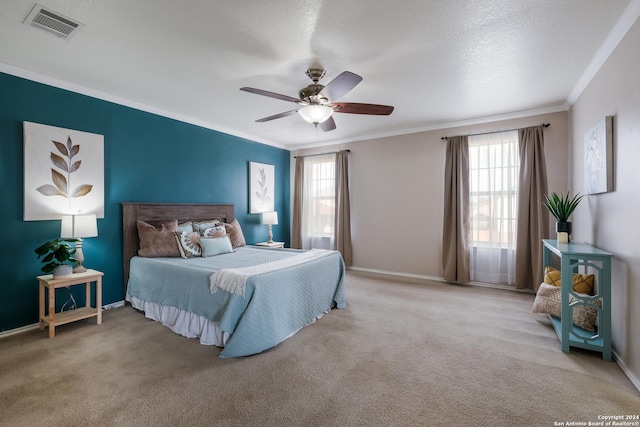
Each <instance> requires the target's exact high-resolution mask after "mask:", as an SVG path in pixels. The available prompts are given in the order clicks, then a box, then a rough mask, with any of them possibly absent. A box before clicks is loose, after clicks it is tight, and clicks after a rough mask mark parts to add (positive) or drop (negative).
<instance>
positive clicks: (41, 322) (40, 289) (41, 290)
mask: <svg viewBox="0 0 640 427" xmlns="http://www.w3.org/2000/svg"><path fill="white" fill-rule="evenodd" d="M38 294H39V297H40V298H39V299H40V303H39V309H38V329H40V330H41V331H42V330H44V283H42V281H41V280H38Z"/></svg>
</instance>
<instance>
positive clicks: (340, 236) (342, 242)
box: [334, 151, 352, 266]
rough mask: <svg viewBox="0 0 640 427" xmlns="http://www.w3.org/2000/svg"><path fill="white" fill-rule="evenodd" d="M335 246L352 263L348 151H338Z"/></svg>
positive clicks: (347, 261)
mask: <svg viewBox="0 0 640 427" xmlns="http://www.w3.org/2000/svg"><path fill="white" fill-rule="evenodd" d="M334 230H335V231H334V233H335V236H334V246H335V249H336V250H337V251H340V253H341V254H342V258H343V259H344V263H345V265H346V266H350V265H351V263H352V254H351V206H350V199H349V156H348V153H347V152H346V151H339V152H337V153H336V205H335V227H334Z"/></svg>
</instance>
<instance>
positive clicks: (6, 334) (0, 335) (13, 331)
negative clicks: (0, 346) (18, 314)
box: [0, 300, 124, 339]
mask: <svg viewBox="0 0 640 427" xmlns="http://www.w3.org/2000/svg"><path fill="white" fill-rule="evenodd" d="M119 307H124V300H122V301H116V302H114V303H111V304H107V305H103V306H102V309H103V310H113V309H114V308H119ZM38 326H40V325H39V324H38V323H34V324H32V325H26V326H21V327H19V328H15V329H9V330H6V331H2V332H0V339H2V338H7V337H10V336H12V335H17V334H22V333H24V332H29V331H32V330H34V329H38Z"/></svg>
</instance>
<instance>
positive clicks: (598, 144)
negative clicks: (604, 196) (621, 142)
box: [584, 116, 613, 194]
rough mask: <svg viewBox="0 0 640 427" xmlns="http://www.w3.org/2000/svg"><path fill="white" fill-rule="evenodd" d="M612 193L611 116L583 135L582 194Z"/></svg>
mask: <svg viewBox="0 0 640 427" xmlns="http://www.w3.org/2000/svg"><path fill="white" fill-rule="evenodd" d="M608 191H613V116H606V117H604V118H603V119H602V120H600V122H598V124H596V125H595V126H594V127H593V128H591V129H590V130H589V131H588V132H587V133H585V135H584V192H585V193H586V194H599V193H606V192H608Z"/></svg>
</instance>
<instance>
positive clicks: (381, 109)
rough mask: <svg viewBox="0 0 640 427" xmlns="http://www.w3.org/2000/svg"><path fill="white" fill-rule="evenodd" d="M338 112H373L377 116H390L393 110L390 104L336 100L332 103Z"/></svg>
mask: <svg viewBox="0 0 640 427" xmlns="http://www.w3.org/2000/svg"><path fill="white" fill-rule="evenodd" d="M331 105H332V106H333V107H336V108H334V109H335V112H336V113H349V114H372V115H375V116H388V115H389V114H391V113H392V112H393V107H392V106H390V105H379V104H361V103H359V102H334V103H332V104H331Z"/></svg>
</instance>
